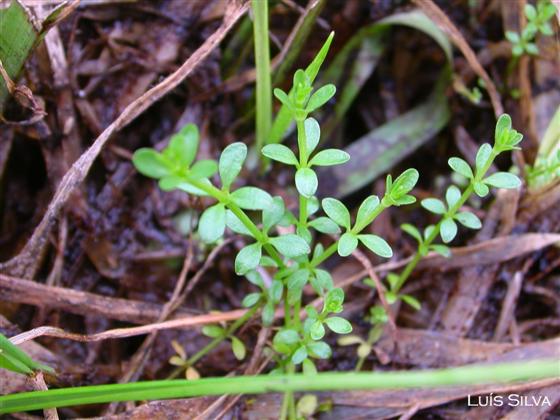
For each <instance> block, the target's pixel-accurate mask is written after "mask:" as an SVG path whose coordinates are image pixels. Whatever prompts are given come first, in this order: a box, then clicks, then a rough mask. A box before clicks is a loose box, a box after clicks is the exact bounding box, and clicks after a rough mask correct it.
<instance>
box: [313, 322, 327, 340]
mask: <svg viewBox="0 0 560 420" xmlns="http://www.w3.org/2000/svg"><path fill="white" fill-rule="evenodd" d="M309 334H310V335H311V338H312V339H313V340H320V339H321V338H323V337H324V336H325V327H324V326H323V323H322V322H321V321H320V320H316V321H315V322H314V323H313V324H311V328H310V329H309Z"/></svg>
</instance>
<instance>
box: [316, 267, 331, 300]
mask: <svg viewBox="0 0 560 420" xmlns="http://www.w3.org/2000/svg"><path fill="white" fill-rule="evenodd" d="M314 274H315V275H314V276H312V277H311V280H310V283H311V285H312V286H313V289H315V291H316V292H317V293H318V294H319V295H323V293H324V292H326V291H329V290H331V289H332V288H333V287H334V282H333V278H332V276H331V275H330V273H329V272H328V271H326V270H322V269H320V268H316V269H315V271H314Z"/></svg>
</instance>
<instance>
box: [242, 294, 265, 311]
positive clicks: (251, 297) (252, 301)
mask: <svg viewBox="0 0 560 420" xmlns="http://www.w3.org/2000/svg"><path fill="white" fill-rule="evenodd" d="M260 299H261V294H260V293H249V294H248V295H247V296H245V297H244V298H243V301H242V302H241V306H243V307H244V308H250V307H252V306H255V305H256V304H257V302H258V301H259V300H260Z"/></svg>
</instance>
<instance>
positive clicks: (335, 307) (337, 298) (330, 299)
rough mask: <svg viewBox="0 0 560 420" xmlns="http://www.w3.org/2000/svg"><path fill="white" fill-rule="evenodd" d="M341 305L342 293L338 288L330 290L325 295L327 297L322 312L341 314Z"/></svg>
mask: <svg viewBox="0 0 560 420" xmlns="http://www.w3.org/2000/svg"><path fill="white" fill-rule="evenodd" d="M343 303H344V291H343V290H342V289H341V288H339V287H337V288H335V289H331V290H329V292H328V293H327V296H325V303H324V306H323V312H327V313H331V312H332V313H339V312H342V304H343Z"/></svg>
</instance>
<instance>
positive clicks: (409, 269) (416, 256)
mask: <svg viewBox="0 0 560 420" xmlns="http://www.w3.org/2000/svg"><path fill="white" fill-rule="evenodd" d="M497 155H498V153H497V152H496V151H495V150H494V149H492V153H491V154H490V157H489V158H488V161H487V162H486V164H485V165H484V167H483V168H482V169H481V170H480V171H477V174H476V176H475V178H474V179H471V182H470V184H469V186H468V187H467V188H466V189H465V191H463V194H461V198H459V201H457V202H456V203H455V205H454V206H453V207H451V208H450V209H449V210H448V211H447V213H446V217H451V218H453V216H455V214H456V213H457V211H458V210H459V209H460V208H461V207H462V206H463V205H464V204H465V203H466V201H467V200H468V199H469V197H470V196H471V194H472V193H473V191H474V184H475V183H476V182H479V181H480V180H481V179H482V178H483V177H484V175H485V174H486V172H487V171H488V169H489V168H490V165H492V162H494V159H495V158H496V156H497ZM444 219H445V218H442V219H441V220H440V221H439V222H438V223H437V225H436V226H435V228H434V229H433V230H432V232H431V234H430V235H429V236H428V237H427V238H426V239H425V240H424V246H425V249H428V248H429V246H430V245H431V244H432V242H433V241H434V240H435V239H436V237H437V236H438V235H439V232H440V230H441V224H442V223H443V220H444ZM421 259H422V255H421V254H420V251H419V250H418V251H416V254H414V257H413V258H412V260H411V261H410V262H409V263H408V264H407V265H406V267H405V268H404V270H403V271H402V272H401V274H400V275H399V280H398V281H397V283H396V285H395V287H394V290H393V291H394V292H395V293H398V292H399V291H400V290H401V288H402V287H403V286H404V284H405V283H406V281H407V280H408V277H409V276H410V274H411V273H412V271H413V270H414V269H415V268H416V265H418V263H419V262H420V260H421Z"/></svg>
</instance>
